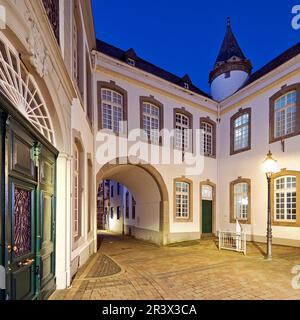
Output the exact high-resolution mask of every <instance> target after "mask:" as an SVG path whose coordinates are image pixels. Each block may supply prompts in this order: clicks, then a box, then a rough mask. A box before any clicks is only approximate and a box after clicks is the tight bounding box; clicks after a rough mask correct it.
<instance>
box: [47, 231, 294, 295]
mask: <svg viewBox="0 0 300 320" xmlns="http://www.w3.org/2000/svg"><path fill="white" fill-rule="evenodd" d="M102 240H103V241H102V243H101V247H100V250H99V252H98V254H96V255H94V257H92V258H91V259H90V260H89V262H88V263H87V264H86V265H85V266H83V268H81V270H80V271H79V272H78V274H77V276H76V278H75V280H74V281H73V283H72V287H71V288H70V289H67V290H60V291H56V292H55V293H54V294H53V295H52V297H51V299H67V300H69V299H76V300H78V299H84V300H86V299H91V300H94V299H96V300H100V299H101V300H102V299H105V300H106V299H107V300H110V299H118V300H121V299H138V300H148V299H149V300H150V299H180V300H182V299H191V300H194V299H197V300H202V299H209V300H212V299H218V300H219V299H226V300H227V299H234V300H236V299H247V300H248V299H255V300H257V299H299V300H300V289H298V290H296V289H293V288H292V284H291V281H292V279H293V277H295V274H292V268H293V267H294V266H295V265H300V248H292V247H284V246H273V260H272V261H266V260H265V259H264V251H265V245H263V244H254V243H249V244H248V247H247V250H248V252H247V256H243V255H242V254H240V253H236V252H231V251H218V249H217V246H216V243H215V241H214V240H211V239H205V240H201V241H195V242H190V243H185V244H181V245H176V246H169V247H157V246H155V245H152V244H148V243H145V242H142V241H138V240H135V239H132V238H130V237H121V236H113V235H109V234H106V235H104V236H103V239H102ZM103 254H105V255H106V256H108V257H110V258H111V259H112V260H113V261H115V262H116V263H117V264H118V265H119V266H120V267H121V269H122V271H121V272H120V273H118V274H117V275H114V276H108V277H102V278H89V277H88V275H89V272H90V271H91V270H92V269H93V267H94V265H95V264H96V263H97V260H98V259H99V258H100V257H101V255H103ZM299 285H300V283H299Z"/></svg>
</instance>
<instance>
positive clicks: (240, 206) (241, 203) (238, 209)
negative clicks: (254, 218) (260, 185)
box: [233, 182, 249, 220]
mask: <svg viewBox="0 0 300 320" xmlns="http://www.w3.org/2000/svg"><path fill="white" fill-rule="evenodd" d="M233 192H234V198H233V201H234V203H233V205H234V218H235V219H238V220H248V211H249V199H248V195H249V185H248V183H246V182H242V183H237V184H235V185H234V187H233Z"/></svg>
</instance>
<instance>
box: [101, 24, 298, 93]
mask: <svg viewBox="0 0 300 320" xmlns="http://www.w3.org/2000/svg"><path fill="white" fill-rule="evenodd" d="M230 31H231V28H230V30H227V32H228V33H229V34H228V36H227V40H226V36H225V39H224V42H225V43H223V45H222V47H224V48H223V49H224V50H222V49H221V51H220V54H219V56H218V59H226V58H227V57H228V54H232V52H234V55H237V56H238V55H240V57H244V54H243V52H242V51H241V49H240V47H239V45H238V44H237V45H236V44H234V48H235V49H234V50H230V51H228V50H227V49H226V50H225V48H226V47H228V44H229V43H230V42H232V43H234V42H236V39H235V38H234V35H233V33H232V32H230ZM234 39H235V40H234ZM236 43H237V42H236ZM238 48H239V49H238ZM97 50H98V51H99V52H101V53H103V54H106V55H108V56H110V57H112V58H115V59H117V60H120V61H123V62H126V57H128V56H132V57H133V56H135V57H136V59H135V66H136V67H137V68H138V69H141V70H143V71H145V72H148V73H150V74H153V75H155V76H157V77H159V78H162V79H164V80H166V81H169V82H171V83H174V84H176V85H179V86H181V87H184V82H188V81H187V80H188V79H189V77H188V76H183V77H178V76H176V75H174V74H172V73H170V72H168V71H166V70H164V69H162V68H159V67H157V66H155V65H154V64H152V63H150V62H148V61H146V60H143V59H141V58H140V57H138V56H137V55H136V53H135V51H134V50H133V49H129V50H127V51H124V50H122V49H119V48H117V47H115V46H112V45H110V44H108V43H106V42H104V41H102V40H97ZM239 50H240V51H239ZM128 53H129V54H128ZM298 54H300V42H298V43H297V44H295V45H294V46H293V47H291V48H289V49H288V50H286V51H285V52H283V53H282V54H280V55H279V56H278V57H276V58H275V59H273V60H271V61H270V62H268V63H267V64H266V65H264V66H263V67H262V68H260V69H259V70H257V71H256V72H254V73H252V74H251V75H250V76H249V78H248V80H247V81H246V82H245V83H244V85H243V86H242V87H241V88H240V89H239V90H241V89H242V88H245V87H247V86H248V85H249V84H250V83H252V82H254V81H256V80H258V79H259V78H262V77H263V76H265V75H266V74H268V73H270V72H271V71H273V70H275V69H276V68H278V67H279V66H281V65H282V64H284V63H286V62H287V61H289V60H291V59H293V58H294V57H296V56H297V55H298ZM188 84H189V90H190V91H192V92H194V93H197V94H200V95H202V96H204V97H207V98H210V99H212V98H211V96H210V95H209V94H207V93H206V92H204V91H202V90H201V89H199V88H198V87H196V86H195V85H194V84H192V83H188ZM239 90H238V91H239Z"/></svg>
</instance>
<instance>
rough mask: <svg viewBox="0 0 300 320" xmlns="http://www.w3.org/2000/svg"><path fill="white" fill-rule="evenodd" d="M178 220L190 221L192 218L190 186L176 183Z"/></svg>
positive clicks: (185, 183)
mask: <svg viewBox="0 0 300 320" xmlns="http://www.w3.org/2000/svg"><path fill="white" fill-rule="evenodd" d="M175 187H176V218H179V219H180V218H183V219H188V218H189V217H190V184H189V183H187V182H182V181H176V182H175Z"/></svg>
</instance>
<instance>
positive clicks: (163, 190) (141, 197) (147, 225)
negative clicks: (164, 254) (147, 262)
mask: <svg viewBox="0 0 300 320" xmlns="http://www.w3.org/2000/svg"><path fill="white" fill-rule="evenodd" d="M121 160H124V159H117V160H116V161H114V162H113V164H112V163H107V164H105V165H104V166H102V167H101V169H100V170H99V172H98V174H97V186H98V185H99V184H100V182H101V181H102V180H114V181H117V182H119V183H121V184H122V185H124V186H125V187H126V188H127V189H128V190H130V192H131V193H132V194H133V196H134V199H135V202H136V224H135V225H133V226H132V229H131V235H132V236H134V237H136V238H139V239H143V240H147V241H151V242H154V243H157V244H159V245H164V244H166V243H167V238H168V234H169V196H168V190H167V187H166V185H165V182H164V181H163V178H162V177H161V175H160V173H159V172H158V171H157V170H156V169H155V168H154V167H153V166H152V165H149V164H131V163H130V162H128V163H126V162H125V161H121ZM123 163H126V164H123Z"/></svg>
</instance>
